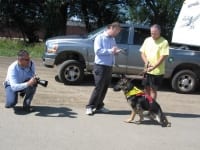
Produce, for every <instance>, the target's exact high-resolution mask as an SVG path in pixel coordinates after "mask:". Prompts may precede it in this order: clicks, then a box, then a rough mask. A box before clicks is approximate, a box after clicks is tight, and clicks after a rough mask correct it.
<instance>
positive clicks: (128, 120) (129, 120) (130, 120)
mask: <svg viewBox="0 0 200 150" xmlns="http://www.w3.org/2000/svg"><path fill="white" fill-rule="evenodd" d="M132 121H133V120H132V119H127V120H124V122H126V123H131V122H132Z"/></svg>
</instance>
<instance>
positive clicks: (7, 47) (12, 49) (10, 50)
mask: <svg viewBox="0 0 200 150" xmlns="http://www.w3.org/2000/svg"><path fill="white" fill-rule="evenodd" d="M20 49H26V50H27V51H28V52H29V53H30V55H31V57H38V58H41V57H42V54H43V52H44V43H36V44H27V43H25V42H24V41H22V40H11V39H0V56H16V54H17V52H18V51H19V50H20Z"/></svg>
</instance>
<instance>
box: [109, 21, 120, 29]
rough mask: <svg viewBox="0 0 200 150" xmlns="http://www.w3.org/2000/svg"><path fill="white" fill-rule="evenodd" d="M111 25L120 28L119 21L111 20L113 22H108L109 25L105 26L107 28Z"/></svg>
mask: <svg viewBox="0 0 200 150" xmlns="http://www.w3.org/2000/svg"><path fill="white" fill-rule="evenodd" d="M111 27H112V28H121V27H120V23H119V22H113V23H111V24H109V25H108V26H107V28H108V29H109V28H111Z"/></svg>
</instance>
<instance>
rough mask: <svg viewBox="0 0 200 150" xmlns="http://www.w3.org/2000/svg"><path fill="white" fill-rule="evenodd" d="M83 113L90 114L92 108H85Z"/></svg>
mask: <svg viewBox="0 0 200 150" xmlns="http://www.w3.org/2000/svg"><path fill="white" fill-rule="evenodd" d="M85 114H86V115H92V114H93V111H92V108H86V112H85Z"/></svg>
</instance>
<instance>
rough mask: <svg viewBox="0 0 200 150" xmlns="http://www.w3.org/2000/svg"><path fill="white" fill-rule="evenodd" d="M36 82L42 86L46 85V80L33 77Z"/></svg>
mask: <svg viewBox="0 0 200 150" xmlns="http://www.w3.org/2000/svg"><path fill="white" fill-rule="evenodd" d="M35 79H36V81H37V84H39V85H41V86H43V87H47V85H48V81H47V80H41V79H40V78H39V77H35Z"/></svg>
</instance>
